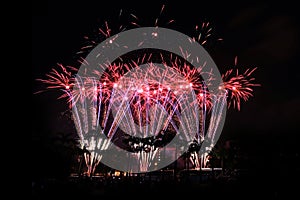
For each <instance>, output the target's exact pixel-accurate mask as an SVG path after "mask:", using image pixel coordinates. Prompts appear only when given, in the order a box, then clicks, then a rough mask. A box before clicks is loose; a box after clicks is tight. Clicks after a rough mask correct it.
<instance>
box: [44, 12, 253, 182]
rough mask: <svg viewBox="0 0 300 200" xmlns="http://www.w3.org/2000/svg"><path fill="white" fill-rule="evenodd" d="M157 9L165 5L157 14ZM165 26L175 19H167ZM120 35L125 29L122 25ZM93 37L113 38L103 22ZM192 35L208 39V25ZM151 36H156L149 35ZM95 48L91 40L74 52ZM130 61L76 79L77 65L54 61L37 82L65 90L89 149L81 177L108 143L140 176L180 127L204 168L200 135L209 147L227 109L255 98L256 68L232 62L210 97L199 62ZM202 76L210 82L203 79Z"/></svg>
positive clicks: (161, 56) (162, 55) (164, 56)
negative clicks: (122, 152)
mask: <svg viewBox="0 0 300 200" xmlns="http://www.w3.org/2000/svg"><path fill="white" fill-rule="evenodd" d="M163 10H164V7H163V8H162V10H161V13H162V11H163ZM120 14H121V13H120ZM132 17H133V18H134V21H132V22H131V24H132V25H135V26H141V25H139V24H138V18H137V17H136V16H134V15H132ZM158 21H159V20H158V19H157V20H156V21H155V26H158ZM170 23H173V20H170V21H168V22H167V24H170ZM119 30H120V31H124V30H126V29H125V27H124V26H121V27H120V28H119ZM99 32H100V34H101V35H102V36H104V37H105V39H106V38H110V39H109V40H108V42H109V43H111V44H114V39H115V37H114V36H112V34H111V32H112V30H111V29H110V28H109V26H108V23H107V22H106V23H105V26H104V28H100V29H99ZM196 33H197V36H196V37H192V39H193V40H194V41H195V42H198V43H199V44H201V45H205V44H206V43H207V40H208V39H209V38H210V37H211V35H212V28H211V27H210V24H209V23H202V24H201V25H198V26H196ZM153 37H157V35H156V34H155V33H153ZM218 40H221V39H218ZM97 43H99V42H97V41H96V40H92V41H91V40H89V42H88V44H87V45H86V46H84V47H83V48H82V49H81V51H80V52H79V54H80V53H82V52H84V51H87V50H88V49H92V48H93V47H95V46H96V45H97ZM116 45H117V44H116ZM100 53H101V52H99V54H100ZM135 57H137V58H132V59H131V58H129V59H128V58H127V57H126V56H124V57H120V58H119V59H118V60H116V61H114V62H111V63H103V64H102V65H99V66H98V67H99V68H102V69H104V73H100V72H99V71H100V70H99V71H97V70H94V71H93V76H88V75H87V76H79V75H76V74H77V70H78V69H77V68H76V67H71V66H63V65H62V64H58V65H57V67H55V68H53V69H52V71H50V72H49V73H48V74H47V75H46V77H47V78H45V79H38V80H39V81H40V82H42V83H43V84H45V85H46V89H47V90H49V89H54V90H61V91H62V92H63V93H62V95H61V96H60V97H59V98H65V99H67V102H68V104H69V107H70V109H72V111H73V121H74V124H75V127H76V130H77V133H78V136H79V138H80V145H81V148H86V149H87V150H88V153H85V155H84V156H85V161H86V166H87V174H88V175H89V176H92V175H93V173H94V171H95V169H96V167H97V165H98V164H99V162H101V159H102V156H103V152H105V151H107V150H109V148H110V146H111V145H112V144H115V145H118V146H120V148H124V149H126V150H127V151H128V152H131V153H132V154H134V155H135V157H136V160H137V162H138V166H139V171H140V172H146V171H147V170H148V168H149V167H150V166H153V165H155V164H156V163H157V162H159V159H160V158H159V156H160V150H161V148H162V147H163V146H165V145H166V144H167V143H169V142H170V141H171V140H172V139H173V138H174V136H175V135H176V134H179V129H181V130H182V131H181V132H180V134H181V135H180V137H182V138H189V140H193V143H192V144H190V148H189V151H190V153H191V154H190V155H191V157H190V158H191V161H192V162H193V163H194V165H195V167H197V168H204V167H206V164H207V162H208V160H207V155H208V153H209V151H210V150H211V149H209V148H208V149H207V151H206V152H199V149H200V146H201V145H202V144H203V143H204V142H205V140H204V138H209V141H210V142H212V141H213V140H214V139H215V133H216V130H217V128H218V124H219V123H220V119H221V117H222V115H223V111H224V109H226V107H227V108H235V109H237V110H240V109H241V104H242V102H243V101H247V100H248V99H249V98H250V97H251V96H252V95H253V88H254V87H256V86H259V84H257V83H255V78H253V77H252V74H253V72H254V71H255V70H256V68H252V69H245V70H244V71H242V72H241V70H240V69H238V68H237V66H236V65H237V63H235V66H234V68H232V69H229V70H228V71H226V72H225V73H223V74H222V80H223V82H222V83H221V84H220V85H219V87H218V88H217V89H218V91H214V92H212V91H209V89H208V86H209V85H210V84H211V83H210V81H213V80H214V72H213V71H212V70H211V72H210V73H208V74H207V70H206V71H205V72H204V71H202V69H203V67H207V66H205V64H204V65H203V66H201V67H199V68H197V69H196V68H194V67H193V66H192V65H191V64H189V63H188V62H185V61H184V60H183V58H184V57H186V55H185V54H184V53H182V55H180V56H179V55H175V54H173V53H169V52H161V51H160V52H152V51H148V52H147V51H144V52H139V53H136V54H135ZM79 61H80V64H81V65H86V66H87V67H88V66H89V62H88V61H87V60H85V59H84V58H80V59H79ZM158 63H159V64H158ZM204 73H205V74H204ZM203 76H206V77H209V78H208V79H206V80H204V79H203V78H202V77H203ZM188 94H192V101H187V100H186V98H187V96H188ZM208 146H209V145H208ZM211 148H212V147H211Z"/></svg>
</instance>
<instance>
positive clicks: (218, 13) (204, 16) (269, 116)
mask: <svg viewBox="0 0 300 200" xmlns="http://www.w3.org/2000/svg"><path fill="white" fill-rule="evenodd" d="M169 2H172V3H166V7H165V12H164V17H163V18H164V19H175V25H174V26H173V27H174V28H175V29H176V30H179V31H181V32H183V33H185V34H187V35H189V34H190V33H191V32H192V30H193V28H194V26H195V24H197V23H199V22H202V21H203V20H207V21H210V22H211V23H212V26H213V27H214V34H215V35H216V37H221V38H223V39H224V41H223V42H219V43H212V44H210V45H209V46H207V51H208V52H209V53H210V55H211V57H212V58H213V59H214V61H215V62H216V64H217V66H218V67H219V68H220V70H221V71H222V68H223V67H225V66H230V65H233V63H234V57H235V56H238V64H239V65H240V66H244V67H245V68H246V67H258V70H257V71H256V72H255V73H254V75H255V77H256V79H257V82H258V83H260V84H261V85H262V86H261V87H258V88H255V91H254V97H253V98H251V99H250V100H249V101H248V102H246V103H243V104H242V107H241V111H239V112H238V111H235V110H230V111H228V113H227V118H226V123H225V128H224V131H223V134H222V137H225V138H226V137H228V138H231V137H238V138H244V139H245V140H248V141H253V140H257V139H259V137H260V136H262V137H271V138H273V139H274V138H277V139H278V141H279V140H280V139H281V138H285V139H286V140H292V141H296V140H295V138H296V137H297V136H298V134H299V129H298V127H297V125H298V124H299V122H300V121H299V117H298V115H299V113H300V112H299V111H300V109H299V103H300V96H299V82H298V81H299V80H300V75H299V67H300V61H299V57H298V55H299V44H300V38H299V33H300V28H299V24H300V20H299V18H297V15H298V12H299V11H298V10H297V6H296V5H293V4H291V3H290V4H288V3H286V4H279V3H272V4H266V3H253V1H252V3H249V4H243V3H240V4H239V3H229V2H228V1H224V2H223V3H221V4H220V3H216V2H211V1H210V2H208V1H205V2H204V3H201V2H200V3H199V4H197V5H196V4H194V3H192V2H193V1H190V2H189V1H180V3H174V1H169ZM161 5H162V3H153V2H152V1H141V2H140V3H139V4H133V3H117V2H115V1H111V2H109V1H107V2H105V3H103V1H82V2H72V1H70V2H61V1H57V0H55V1H48V2H45V3H34V4H33V15H32V85H33V87H32V92H35V91H36V90H37V89H39V88H40V87H41V86H40V85H39V83H38V82H36V81H35V79H36V78H41V77H44V74H45V73H46V72H48V71H49V70H50V69H51V68H52V67H54V66H56V63H62V64H65V65H74V64H75V63H76V54H75V53H76V52H77V51H78V50H79V49H80V47H81V46H82V45H83V43H84V39H83V37H84V36H85V35H90V36H91V35H95V32H96V30H97V29H98V27H100V26H102V25H103V22H104V21H106V20H107V21H109V22H116V21H117V18H118V15H119V11H120V9H123V12H124V13H133V14H135V15H136V16H138V17H139V18H140V21H141V23H142V24H146V25H148V26H151V25H153V23H154V21H155V18H156V17H157V16H158V14H159V12H160V9H161ZM58 95H60V94H59V93H55V92H48V93H43V94H38V95H33V97H32V98H33V118H32V133H33V135H34V136H38V135H39V134H41V133H43V132H45V131H50V132H51V131H54V132H55V131H59V130H61V129H64V128H65V127H67V126H69V125H65V124H64V123H65V121H61V120H60V119H59V115H60V112H63V111H65V110H66V109H67V106H66V105H65V103H64V101H63V100H56V98H57V97H58ZM293 144H295V143H293Z"/></svg>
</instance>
